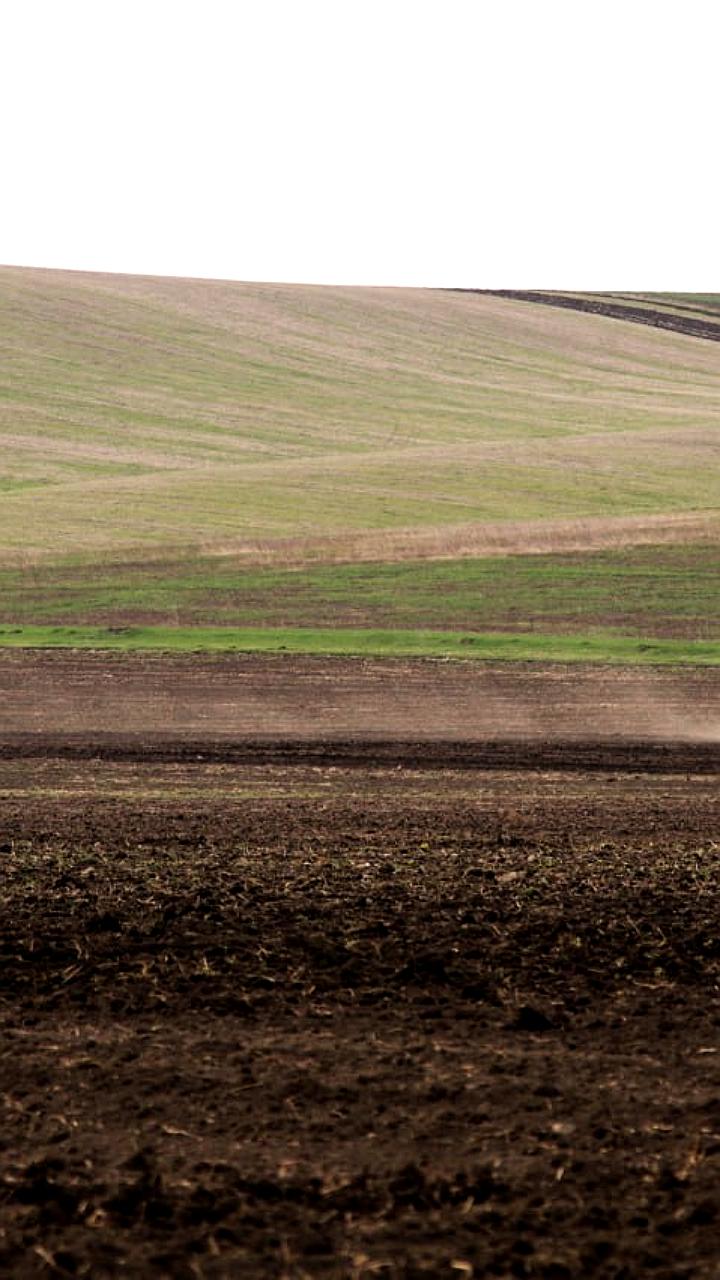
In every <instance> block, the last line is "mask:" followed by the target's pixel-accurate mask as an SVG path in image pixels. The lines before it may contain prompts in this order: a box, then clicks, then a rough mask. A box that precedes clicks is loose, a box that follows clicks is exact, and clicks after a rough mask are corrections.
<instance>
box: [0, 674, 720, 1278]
mask: <svg viewBox="0 0 720 1280" xmlns="http://www.w3.org/2000/svg"><path fill="white" fill-rule="evenodd" d="M83 661H87V665H86V666H85V667H84V668H82V669H83V671H84V675H85V677H86V679H87V682H88V688H89V686H90V684H91V683H92V682H95V684H96V687H98V688H100V687H102V686H101V681H100V676H101V674H102V662H103V660H102V659H100V658H99V657H97V656H92V657H91V658H90V659H88V660H82V659H80V658H76V659H73V663H76V664H79V665H75V666H73V665H72V664H70V665H69V666H68V665H67V664H66V665H65V667H64V668H63V667H62V664H61V663H60V659H59V656H58V655H54V656H52V657H51V658H50V659H48V661H47V662H46V663H45V664H44V665H43V663H42V661H41V660H40V659H39V657H38V656H37V655H33V656H29V657H28V658H27V661H25V662H23V660H22V659H20V658H17V657H16V658H15V659H14V665H13V666H12V672H13V673H14V677H15V682H14V683H13V681H12V680H11V678H10V675H9V672H10V665H9V664H6V665H5V667H4V676H3V668H2V663H0V684H1V683H2V680H3V678H4V679H5V687H6V690H7V691H8V693H10V692H12V693H13V697H14V702H13V699H12V698H10V697H9V698H8V700H7V701H6V704H5V705H6V707H7V706H9V705H10V703H12V705H14V706H15V708H17V707H18V706H19V705H20V702H21V701H22V700H23V699H24V705H26V706H27V708H28V709H30V710H32V706H33V697H32V694H33V689H34V690H35V695H36V697H35V708H34V709H35V713H36V714H35V718H34V719H33V721H32V732H30V733H28V728H27V725H26V726H25V730H24V736H23V730H22V727H21V726H20V725H19V724H18V723H17V720H16V719H15V718H14V716H15V713H13V717H9V718H8V719H6V720H5V724H4V728H5V733H4V734H3V735H2V738H1V739H0V745H1V746H2V752H1V758H0V872H1V874H2V893H1V894H0V1025H1V1026H2V1033H3V1034H2V1040H1V1041H0V1106H2V1108H3V1119H4V1123H3V1126H2V1130H0V1273H1V1274H3V1275H8V1276H88V1277H93V1280H94V1278H95V1277H110V1276H117V1275H129V1276H145V1275H153V1276H173V1277H175V1276H177V1277H205V1276H207V1277H235V1276H249V1277H255V1276H257V1277H281V1276H284V1277H293V1278H295V1277H297V1278H298V1280H299V1278H300V1277H303V1276H310V1277H372V1276H380V1277H388V1278H395V1277H436V1276H449V1277H451V1276H459V1277H462V1276H476V1277H484V1276H498V1277H520V1278H524V1277H544V1278H546V1280H551V1278H554V1280H562V1278H563V1277H567V1278H573V1280H574V1277H580V1276H583V1277H584V1276H593V1277H608V1278H610V1277H613V1278H614V1280H620V1278H622V1277H636V1276H637V1277H640V1276H643V1277H644V1276H648V1275H652V1276H657V1277H662V1278H663V1280H669V1278H670V1277H715V1276H717V1274H718V1265H719V1262H720V1251H719V1249H718V1243H717V1240H718V1222H720V1193H719V1192H718V1185H719V1182H718V1175H719V1173H720V1034H719V1028H720V987H719V985H718V984H719V980H720V926H719V924H718V921H719V919H720V914H719V907H720V900H719V899H720V893H719V886H720V881H719V874H720V801H719V799H718V790H717V778H718V771H719V768H718V766H719V764H720V761H719V760H718V755H717V752H716V749H715V747H714V745H713V743H712V741H710V740H709V739H708V740H706V741H704V742H702V743H698V742H692V741H685V742H680V741H675V742H670V741H666V742H663V741H662V740H661V739H659V738H658V737H655V738H650V739H648V738H644V740H643V741H638V740H636V739H634V738H633V737H632V736H631V735H630V734H627V735H625V736H623V735H619V736H617V737H616V738H614V739H606V740H605V741H603V742H592V741H591V740H590V739H589V738H588V736H587V733H586V737H585V738H582V737H580V736H579V731H580V728H581V720H580V719H578V718H577V717H576V718H575V719H574V720H573V719H569V720H567V721H566V722H565V724H564V725H562V724H558V726H557V729H558V732H557V734H556V735H555V736H554V737H553V738H550V739H548V738H546V739H538V738H532V737H530V738H526V739H525V740H520V738H519V737H517V736H516V737H515V738H513V739H511V738H502V739H496V740H494V741H493V740H492V739H488V740H483V739H482V738H481V737H476V738H468V739H465V741H464V742H463V743H453V742H452V740H451V739H450V738H449V737H445V738H444V739H443V740H440V741H437V742H434V741H433V740H432V739H431V738H430V736H429V734H428V733H426V734H425V736H424V737H423V736H420V737H418V738H412V739H408V738H406V739H404V740H402V741H395V740H394V739H393V737H392V734H391V733H389V732H387V725H386V724H384V723H383V717H382V703H381V702H380V703H378V706H377V710H378V735H379V736H378V737H377V739H376V740H375V741H373V740H371V739H370V738H368V737H367V736H365V737H358V736H357V735H356V736H354V737H353V736H351V737H345V738H344V739H333V738H332V736H328V735H325V736H322V735H318V734H317V725H318V721H317V709H314V710H312V723H311V725H310V728H311V729H312V730H315V733H314V734H313V733H312V732H311V733H310V734H307V733H306V734H304V735H298V736H296V737H295V738H291V737H286V738H282V737H280V736H279V735H278V734H277V733H275V734H270V735H266V736H265V737H264V738H262V739H261V740H259V741H258V740H257V737H256V739H255V740H254V741H253V740H251V737H250V736H249V737H248V738H243V737H242V735H239V736H238V737H237V738H236V739H234V740H231V739H230V737H229V735H228V734H227V733H225V734H220V735H219V736H218V735H213V734H212V733H209V732H206V733H205V734H203V732H202V730H203V728H204V727H205V725H206V722H205V721H202V722H196V725H195V732H194V734H192V733H191V729H192V725H191V724H190V722H189V720H188V721H187V722H186V721H185V720H184V719H183V720H181V721H180V722H179V728H178V730H177V732H176V733H174V732H173V731H172V725H170V727H168V725H167V724H166V725H157V726H156V728H155V732H154V733H149V732H148V729H147V723H146V721H142V728H141V730H140V731H138V732H137V734H133V726H132V716H131V714H130V711H129V710H128V703H127V702H126V701H124V700H123V698H122V696H119V697H118V701H117V707H116V710H117V719H118V722H119V723H121V724H122V732H121V733H120V734H119V736H118V738H117V740H115V741H114V740H113V738H112V736H111V731H110V729H109V728H108V727H107V724H106V727H105V730H104V734H103V737H102V739H101V740H100V741H97V742H95V741H94V735H91V734H88V733H87V731H86V732H85V733H84V734H83V732H82V730H81V727H80V726H79V724H78V723H77V719H73V715H72V714H71V708H72V706H73V705H74V706H75V708H76V711H77V705H78V704H77V703H73V697H72V688H73V683H74V684H75V686H76V687H80V685H81V684H82V680H81V674H82V672H81V667H82V663H83ZM136 661H139V660H136ZM114 662H115V660H110V661H108V662H107V664H106V667H105V674H106V675H107V676H110V677H113V679H117V680H119V687H120V688H121V689H123V688H127V687H129V684H128V682H129V681H130V677H131V675H132V678H133V679H134V678H135V676H136V675H137V673H138V671H139V670H140V668H139V666H132V664H131V665H130V667H128V666H127V665H125V666H123V664H122V663H121V664H120V665H119V666H118V665H113V663H114ZM53 664H55V665H53ZM422 665H423V666H427V665H429V664H422ZM221 669H222V671H223V673H224V676H223V681H221V682H220V684H218V685H213V686H212V687H213V688H220V687H221V686H222V688H224V690H225V692H226V693H227V691H228V689H229V688H230V685H231V680H230V670H231V668H228V667H222V668H221ZM241 669H242V670H244V671H245V676H246V678H247V679H248V680H250V674H248V673H249V671H250V668H249V667H242V668H241ZM437 669H438V670H440V671H442V668H439V667H438V668H437ZM61 670H64V671H65V674H66V677H67V679H68V685H67V687H68V705H67V707H66V712H65V714H64V716H63V715H62V714H61V713H60V704H59V701H53V698H50V699H49V701H47V695H48V692H49V691H50V688H51V685H50V684H49V683H48V681H49V680H50V677H49V676H48V671H52V673H53V676H52V679H56V677H59V673H60V672H61ZM180 670H181V669H180V668H178V667H177V666H173V665H172V664H170V666H169V667H168V668H167V670H166V675H167V678H168V680H174V681H175V682H176V689H175V694H176V698H177V699H178V700H179V701H180V702H182V699H183V698H186V699H187V700H188V701H187V705H189V699H190V692H191V690H190V688H189V687H180V686H178V685H177V682H178V681H179V680H180V675H179V671H180ZM183 670H184V671H185V672H186V676H187V678H188V679H189V681H190V682H193V681H194V687H195V689H196V690H197V688H198V687H200V688H202V687H204V688H206V689H207V688H209V687H210V684H211V683H212V680H214V679H218V680H219V676H218V669H217V668H215V667H212V666H210V667H208V666H207V665H204V664H203V663H199V664H198V665H197V668H196V669H195V670H194V671H193V668H192V666H190V665H189V664H187V665H186V666H185V667H184V668H183ZM394 670H395V673H396V679H397V678H398V670H399V668H395V669H394ZM149 671H150V679H149V686H148V687H149V690H150V691H152V689H153V688H155V689H156V688H157V687H158V682H159V681H160V670H159V668H158V667H157V666H154V665H152V664H151V667H150V668H149ZM274 671H275V673H276V676H277V675H278V673H279V668H277V667H275V668H274ZM313 671H314V675H313V679H315V678H319V673H318V671H317V670H316V669H313ZM334 671H336V672H337V680H336V684H337V689H336V692H337V696H338V698H341V696H342V693H341V690H342V688H343V687H344V684H343V682H344V681H346V680H347V679H349V678H350V675H351V672H350V670H349V668H348V667H347V666H346V665H342V666H338V667H337V668H334ZM287 672H288V674H290V673H292V672H294V674H295V676H296V677H297V679H296V681H295V685H294V687H295V689H296V691H297V695H298V699H299V701H298V703H297V706H296V712H295V714H296V718H297V721H298V724H301V723H302V722H303V714H305V716H306V720H307V717H308V715H310V714H311V713H309V712H307V711H306V712H303V710H302V707H303V705H304V704H303V703H302V699H303V698H304V697H305V696H306V694H307V690H308V685H307V683H303V679H304V678H305V679H306V680H307V679H309V678H310V677H309V676H308V672H307V669H306V668H303V667H302V665H300V666H298V665H293V664H290V665H289V667H288V668H287ZM213 673H214V674H213ZM263 673H264V674H263ZM332 674H333V671H331V670H328V668H327V666H326V670H325V678H326V679H327V680H329V681H330V680H331V676H332ZM486 674H487V678H488V679H490V674H489V673H486ZM211 677H212V679H211ZM266 677H267V667H263V666H262V664H260V665H259V666H258V667H257V669H256V670H255V677H254V678H255V681H256V683H255V685H253V686H252V687H253V688H254V690H255V694H254V695H253V696H256V695H257V696H259V695H258V689H259V687H260V686H259V684H258V683H257V681H260V682H262V679H266ZM356 677H357V680H358V681H359V685H358V684H356V685H355V690H356V694H357V690H358V687H362V688H363V689H365V693H367V684H365V685H363V681H362V677H361V676H359V675H357V672H356ZM236 678H237V679H239V674H238V672H237V671H236ZM373 678H374V679H375V678H377V679H379V678H380V677H379V676H378V673H377V672H374V675H373ZM414 678H415V679H416V680H418V681H420V676H419V675H418V674H417V673H415V676H414ZM423 678H425V677H423ZM455 678H456V679H459V676H458V675H457V673H456V676H455ZM495 678H499V674H498V672H496V673H495ZM504 678H507V679H509V676H508V677H504ZM531 678H532V679H535V680H536V682H537V687H538V688H540V687H543V680H545V681H547V680H548V679H550V676H549V675H548V673H547V672H546V673H545V674H543V672H542V671H541V670H539V669H537V670H535V671H534V672H533V671H532V670H531V669H527V670H526V671H525V672H524V673H523V672H520V671H518V675H517V679H518V690H519V691H521V690H523V689H525V690H526V689H527V687H528V683H529V682H530V680H531ZM633 678H634V677H631V676H630V675H627V676H626V677H624V679H625V681H626V682H627V681H630V684H632V679H633ZM688 678H689V679H690V684H687V683H683V677H682V675H680V676H676V683H675V684H674V685H673V688H674V689H675V694H676V697H679V696H680V695H679V693H678V689H679V688H680V687H681V686H682V688H683V689H684V694H683V697H684V698H685V699H686V703H687V705H689V704H690V703H691V702H692V698H691V692H690V691H691V689H692V688H695V690H696V699H697V702H698V705H697V714H698V716H699V717H700V718H702V716H703V714H704V712H705V711H706V709H707V704H708V701H712V698H713V697H714V696H715V694H714V693H713V690H714V687H715V686H714V685H713V678H714V679H715V680H716V679H717V677H713V676H712V675H709V676H707V677H706V679H705V682H704V683H701V684H700V685H697V686H694V685H692V681H693V680H696V679H697V675H693V676H692V677H688ZM475 679H478V676H477V675H476V676H475ZM577 679H578V680H579V681H580V682H581V677H580V675H578V677H577ZM441 680H442V677H441ZM617 680H618V683H619V685H621V686H622V684H623V677H622V676H618V677H617ZM153 681H154V682H155V683H153ZM603 681H604V687H605V689H606V692H607V693H608V695H609V694H610V692H611V684H612V676H611V674H610V673H607V672H606V673H605V674H604V676H603ZM107 683H111V681H110V680H108V681H107ZM251 683H252V682H251ZM268 687H269V686H268ZM292 687H293V682H292V681H291V682H290V684H289V685H286V686H285V689H286V693H285V696H286V700H287V706H286V710H285V712H284V714H286V715H287V716H289V715H290V710H289V709H288V708H289V706H290V702H291V700H292V699H291V694H290V692H288V690H289V689H292ZM409 687H411V688H413V689H414V688H415V687H416V686H415V685H412V683H411V685H410V686H409ZM545 687H547V686H545ZM584 687H587V688H589V687H590V686H584ZM595 687H596V686H593V688H595ZM625 687H626V688H627V687H629V686H628V685H627V683H626V684H625ZM668 687H669V686H668ZM52 688H53V689H54V690H55V693H56V694H57V695H58V698H59V689H60V681H59V678H58V679H57V680H56V683H55V685H53V686H52ZM453 688H456V686H453ZM507 688H508V689H509V685H508V686H507ZM557 688H558V693H559V690H560V685H558V686H557ZM697 689H701V691H702V693H701V694H698V693H697ZM407 691H408V690H407V688H406V693H407ZM399 692H400V691H399V690H398V691H397V695H398V696H399ZM267 696H268V700H269V703H272V696H271V694H270V693H268V695H267ZM437 696H439V695H438V694H437V690H436V697H437ZM408 698H409V694H408ZM573 698H574V702H573V705H575V706H576V707H579V706H580V702H581V699H580V696H579V694H578V691H577V687H576V688H575V692H574V694H573V695H572V697H571V696H570V693H569V692H568V690H566V691H565V693H564V694H562V695H561V694H560V693H559V696H558V703H557V705H568V703H569V701H570V702H572V701H573ZM237 701H238V705H239V704H240V702H241V697H240V695H239V694H237ZM80 705H81V706H82V705H83V703H82V699H80ZM84 705H85V706H87V707H91V705H92V704H91V699H90V695H89V694H88V697H87V699H86V701H85V704H84ZM131 705H134V704H131ZM183 705H186V704H185V703H183ZM199 705H200V702H198V706H199ZM204 705H205V710H206V711H208V714H209V716H210V717H212V711H213V703H212V699H210V698H209V697H208V698H206V702H205V704H204ZM218 705H221V704H220V703H219V704H218ZM327 705H328V706H334V705H336V702H333V699H332V698H331V697H330V696H329V694H328V697H327ZM630 705H631V703H628V706H630ZM48 706H52V707H53V708H54V710H53V713H52V715H49V713H48V711H47V707H48ZM110 706H111V699H108V698H106V700H105V702H104V703H103V709H102V717H107V716H108V715H109V714H110ZM446 710H447V714H446V724H448V723H449V724H452V723H453V710H452V704H451V702H450V701H449V702H448V706H447V709H446ZM590 712H591V708H588V716H587V721H586V723H589V720H590ZM102 717H100V715H99V713H98V720H99V719H101V718H102ZM10 719H12V723H10ZM140 720H142V717H140ZM210 723H212V719H211V720H210ZM631 727H632V726H631ZM51 729H54V733H53V732H51ZM383 731H385V736H384V737H383V736H382V735H383ZM18 734H19V735H20V736H17V735H18Z"/></svg>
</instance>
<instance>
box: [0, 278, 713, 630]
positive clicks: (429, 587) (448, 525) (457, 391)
mask: <svg viewBox="0 0 720 1280" xmlns="http://www.w3.org/2000/svg"><path fill="white" fill-rule="evenodd" d="M614 296H616V297H619V296H620V295H614ZM623 296H626V297H628V299H629V300H632V297H633V296H632V295H623ZM636 300H637V301H638V302H640V303H642V302H647V303H648V304H652V305H662V306H665V307H667V308H668V309H676V308H684V307H698V308H700V309H704V310H706V311H711V310H713V309H716V308H717V307H718V305H720V299H719V298H718V295H712V294H708V295H679V294H678V295H655V294H644V295H636ZM0 341H1V342H2V357H3V358H2V363H1V364H0V446H1V451H0V622H5V623H13V624H18V625H22V626H23V627H28V626H32V625H41V624H43V625H67V626H75V625H81V626H92V625H96V626H100V627H107V626H119V627H125V626H133V627H134V626H146V625H152V626H160V627H162V626H165V627H167V626H171V627H175V628H177V629H179V631H182V632H183V633H184V631H185V630H186V629H187V628H192V627H204V628H208V627H210V628H212V627H214V626H222V627H232V628H248V627H250V628H261V627H269V628H277V627H281V628H286V627H289V628H298V627H300V628H305V629H307V628H310V629H313V628H315V627H317V626H321V627H325V628H328V627H329V628H332V627H338V628H349V629H353V628H354V629H356V630H357V628H364V629H367V630H368V631H372V632H374V633H377V632H378V631H384V630H395V629H396V630H398V631H403V632H407V631H412V630H414V629H417V630H423V631H425V630H428V631H433V632H436V631H441V632H446V631H447V632H468V633H476V632H488V631H489V632H493V633H495V632H502V631H506V632H509V633H521V634H529V633H534V634H535V636H536V637H540V636H541V635H547V636H555V637H561V636H563V635H568V636H571V637H574V639H575V641H577V639H578V637H580V635H581V634H586V635H588V636H595V637H596V638H597V636H598V635H600V634H601V633H602V634H603V635H605V636H610V635H614V636H616V637H622V636H627V637H631V638H633V637H634V638H642V637H644V638H646V639H667V640H669V641H675V640H677V641H678V642H683V643H684V642H701V641H707V640H713V639H714V638H718V637H719V636H720V616H719V615H720V606H719V605H718V599H719V598H720V592H718V589H717V588H718V585H720V584H719V582H718V569H717V564H716V560H717V557H716V549H717V547H718V542H719V541H720V467H718V466H717V440H718V428H719V427H720V362H719V361H718V358H717V357H718V352H717V347H716V345H715V344H714V343H712V342H706V341H702V340H700V339H696V338H689V337H687V336H685V335H681V334H676V333H669V332H665V331H662V330H656V329H652V328H649V327H646V326H639V325H633V324H630V323H628V324H624V323H618V321H617V320H607V319H605V318H603V317H598V316H594V315H588V314H585V313H580V312H578V313H575V312H570V311H562V310H559V309H554V308H550V307H546V306H540V305H532V304H528V303H524V302H517V301H513V300H508V299H503V298H496V297H489V296H477V295H466V294H457V293H452V292H443V291H440V290H402V289H358V288H355V289H351V288H347V289H341V288H321V287H301V286H279V285H242V284H232V283H223V282H207V281H182V280H163V279H152V278H140V277H121V276H115V277H113V276H100V275H90V274H82V273H71V272H47V271H35V270H33V271H31V270H23V269H17V268H3V269H0ZM554 643H555V642H554Z"/></svg>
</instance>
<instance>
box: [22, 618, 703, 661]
mask: <svg viewBox="0 0 720 1280" xmlns="http://www.w3.org/2000/svg"><path fill="white" fill-rule="evenodd" d="M0 646H5V647H7V648H19V649H23V648H26V649H29V648H43V649H47V648H53V649H56V648H62V649H107V650H119V651H122V652H131V651H132V652H135V651H162V652H167V653H212V652H218V653H307V654H318V655H323V654H325V655H338V656H352V655H358V656H364V657H418V658H482V659H486V660H487V659H494V660H503V661H511V660H516V661H530V660H535V661H549V662H610V663H676V664H686V663H692V664H704V665H718V664H720V640H674V639H673V640H654V639H643V638H641V637H636V636H625V635H621V634H618V633H614V632H610V631H605V632H602V631H598V632H588V633H585V634H583V635H570V636H562V635H556V636H554V635H539V634H537V633H534V632H533V633H525V634H507V633H505V634H503V633H500V632H495V633H493V632H488V633H484V634H483V633H473V632H461V631H379V630H361V629H336V628H330V627H243V628H234V627H177V628H173V627H126V628H104V627H50V626H46V627H33V626H28V627H20V626H10V625H5V626H3V627H0Z"/></svg>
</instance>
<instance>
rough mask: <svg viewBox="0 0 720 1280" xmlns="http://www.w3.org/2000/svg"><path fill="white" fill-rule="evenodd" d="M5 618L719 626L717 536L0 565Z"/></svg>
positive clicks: (697, 630) (692, 634)
mask: <svg viewBox="0 0 720 1280" xmlns="http://www.w3.org/2000/svg"><path fill="white" fill-rule="evenodd" d="M0 620H2V621H3V622H6V623H11V622H17V623H21V624H28V623H29V624H32V623H47V624H50V623H65V624H67V623H72V622H76V623H82V624H95V625H108V624H113V625H120V626H123V625H133V624H135V623H148V624H156V625H162V624H168V623H172V624H173V625H175V626H193V627H195V626H213V625H217V624H222V625H223V626H269V627H278V626H280V627H285V626H287V627H313V626H318V625H322V626H332V627H343V628H345V627H357V626H362V627H372V628H378V627H379V628H382V629H386V628H394V627H397V628H399V629H401V630H410V629H415V628H420V629H423V628H429V629H432V630H437V629H441V630H464V631H488V630H489V631H497V630H503V631H505V630H508V631H510V630H512V631H532V630H537V631H540V632H549V633H554V632H578V631H587V630H588V629H593V630H595V629H597V628H606V627H612V628H613V629H614V630H616V631H621V632H622V633H623V634H625V635H638V636H645V637H648V636H656V637H659V636H663V635H665V636H667V635H670V636H675V637H683V638H685V639H697V640H699V639H708V638H710V639H711V638H714V637H719V636H720V558H719V557H718V553H717V549H716V548H715V547H714V546H712V545H698V546H664V547H662V546H661V547H635V548H628V549H625V550H622V551H603V552H596V553H593V554H580V553H575V554H564V555H526V556H504V557H494V558H488V559H474V558H463V559H457V560H430V561H422V560H412V561H400V562H396V563H389V564H372V563H368V564H338V565H332V564H325V565H323V564H320V565H317V566H314V567H311V568H303V569H292V568H283V569H277V568H261V567H247V566H242V565H241V564H239V563H238V561H237V559H235V558H230V557H227V558H223V557H205V558H196V559H189V560H185V561H178V562H164V563H159V564H153V563H152V562H150V563H142V562H137V563H133V564H117V565H104V566H103V565H98V566H93V567H92V568H88V567H87V566H82V565H68V566H66V567H64V568H54V567H51V566H45V567H43V566H37V567H31V568H28V569H25V570H12V571H11V570H0Z"/></svg>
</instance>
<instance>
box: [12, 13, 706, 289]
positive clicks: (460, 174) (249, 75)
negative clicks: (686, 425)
mask: <svg viewBox="0 0 720 1280" xmlns="http://www.w3.org/2000/svg"><path fill="white" fill-rule="evenodd" d="M717 12H718V6H717V5H716V4H713V3H706V2H705V0H682V2H681V0H672V2H671V3H667V2H665V0H647V2H646V0H0V48H1V49H2V75H1V76H0V109H1V110H2V121H3V145H2V168H1V169H0V174H1V175H2V199H1V201H0V262H4V263H6V264H17V265H32V266H47V267H72V268H78V269H90V270H103V271H121V272H141V273H153V274H163V275H193V276H214V277H222V278H231V279H238V280H272V281H303V282H316V283H339V284H397V285H464V286H485V287H502V286H506V287H522V286H526V287H530V286H536V287H556V288H572V287H575V288H578V287H588V288H608V289H610V288H621V287H622V288H635V289H643V288H646V289H688V290H720V265H719V264H720V254H719V253H718V248H717V245H718V239H719V236H718V221H719V219H718V191H719V186H720V184H719V180H718V159H717V154H718V114H719V113H718V107H717V59H718V49H719V47H720V44H719V42H718V34H719V31H718V27H720V18H716V17H715V14H716V13H717Z"/></svg>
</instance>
